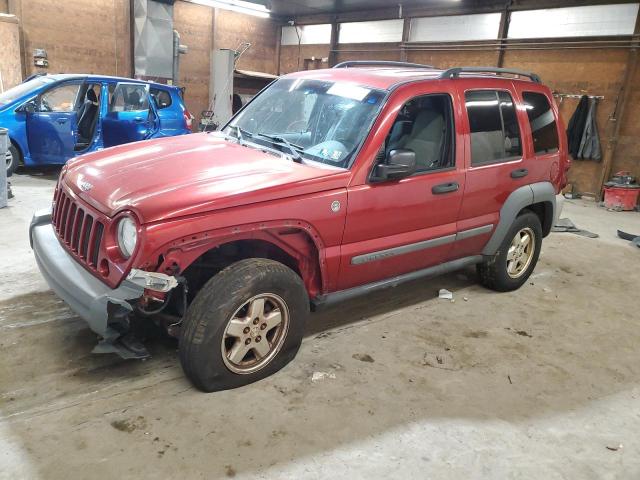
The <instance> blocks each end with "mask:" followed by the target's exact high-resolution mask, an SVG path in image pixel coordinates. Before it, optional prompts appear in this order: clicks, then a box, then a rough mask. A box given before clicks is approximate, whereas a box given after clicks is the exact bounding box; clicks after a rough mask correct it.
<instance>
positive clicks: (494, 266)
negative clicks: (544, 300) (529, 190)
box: [477, 211, 542, 292]
mask: <svg viewBox="0 0 640 480" xmlns="http://www.w3.org/2000/svg"><path fill="white" fill-rule="evenodd" d="M541 246H542V226H541V225H540V219H539V218H538V216H537V215H536V214H535V213H533V212H531V211H525V212H523V213H522V214H520V215H518V217H517V218H516V219H515V221H514V222H513V225H512V226H511V229H510V230H509V233H508V234H507V235H506V237H505V239H504V241H503V242H502V245H500V248H499V249H498V252H497V253H496V254H495V255H494V256H492V257H490V258H488V259H486V260H485V261H484V262H483V263H481V264H479V265H478V267H477V270H478V276H479V278H480V283H482V284H483V285H484V286H485V287H488V288H491V289H492V290H497V291H499V292H509V291H511V290H516V289H518V288H520V287H521V286H522V285H523V284H524V283H525V282H526V281H527V279H528V278H529V275H531V272H533V269H534V268H535V266H536V263H537V262H538V257H539V256H540V248H541Z"/></svg>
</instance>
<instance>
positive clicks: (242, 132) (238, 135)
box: [230, 125, 252, 145]
mask: <svg viewBox="0 0 640 480" xmlns="http://www.w3.org/2000/svg"><path fill="white" fill-rule="evenodd" d="M230 128H231V129H232V131H235V132H236V138H237V139H238V145H244V144H243V143H242V142H243V138H244V137H245V135H246V136H247V137H251V136H252V135H251V134H250V133H249V132H246V131H245V130H243V129H242V128H240V127H239V126H238V125H231V127H230Z"/></svg>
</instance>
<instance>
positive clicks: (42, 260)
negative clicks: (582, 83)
mask: <svg viewBox="0 0 640 480" xmlns="http://www.w3.org/2000/svg"><path fill="white" fill-rule="evenodd" d="M568 168H569V159H568V156H567V144H566V136H565V134H564V127H563V125H562V122H561V120H560V117H559V116H558V109H557V107H556V105H555V104H554V101H553V97H552V94H551V91H550V90H549V88H547V87H545V86H543V85H542V84H541V82H540V79H539V78H538V76H536V75H535V74H532V73H527V72H522V71H517V70H507V69H497V68H479V67H468V68H467V67H460V68H451V69H448V70H438V69H435V68H432V67H429V66H424V65H415V64H407V63H401V62H345V63H342V64H339V65H337V66H336V67H335V68H333V69H327V70H313V71H306V72H298V73H293V74H290V75H285V76H283V77H281V78H279V79H278V80H276V81H274V82H273V83H272V84H271V85H270V86H269V87H267V88H266V89H265V90H263V91H262V92H261V93H260V94H259V95H257V96H256V97H255V98H254V99H253V100H252V101H251V102H250V103H249V104H247V105H246V106H245V107H244V108H243V109H242V110H240V111H239V112H238V113H237V114H236V115H235V116H234V117H233V119H232V120H231V121H230V122H229V123H228V124H227V125H226V126H225V127H224V128H223V129H222V130H221V131H219V132H213V133H202V134H194V135H187V136H182V137H172V138H165V139H158V140H149V141H143V142H139V143H134V144H128V145H122V146H117V147H113V148H109V149H105V150H102V151H99V152H95V153H90V154H88V155H84V156H81V157H78V158H76V159H74V160H71V161H70V162H69V163H68V164H67V166H66V167H64V169H63V170H62V172H61V174H60V179H59V181H58V184H57V187H56V190H55V194H54V200H53V208H52V209H51V210H49V211H46V212H44V211H43V212H38V213H36V214H35V215H34V218H33V220H32V223H31V227H30V238H31V243H32V247H33V250H34V253H35V257H36V260H37V263H38V265H39V267H40V270H41V271H42V274H43V275H44V277H45V278H46V280H47V282H48V283H49V285H50V286H51V288H52V289H53V290H54V291H55V292H56V293H57V294H58V295H59V296H60V297H61V298H62V299H64V300H65V302H67V303H68V304H69V306H70V307H71V308H72V309H73V310H74V311H75V312H76V313H77V314H78V315H80V316H81V317H83V318H84V319H85V320H86V321H87V322H88V323H89V326H90V327H91V329H92V330H93V331H95V332H96V333H97V334H98V335H99V336H100V337H101V341H100V342H99V344H98V345H97V346H96V347H95V349H94V351H95V352H99V353H104V352H114V353H118V354H119V355H121V356H122V357H124V358H142V357H145V356H147V355H148V353H147V351H146V349H145V348H144V346H143V345H142V343H141V342H140V341H139V340H137V339H136V336H135V335H134V331H135V328H132V327H134V326H136V325H137V324H138V322H143V323H144V322H156V323H158V324H160V325H162V326H163V327H165V328H166V330H167V332H168V333H169V334H170V335H173V336H176V337H178V338H179V350H180V360H181V362H182V366H183V368H184V371H185V373H186V375H187V376H188V377H189V379H190V380H191V381H192V382H193V383H194V384H195V385H196V386H197V387H198V388H200V389H202V390H204V391H213V390H220V389H226V388H233V387H238V386H241V385H245V384H248V383H251V382H254V381H256V380H258V379H260V378H263V377H266V376H267V375H271V374H272V373H274V372H276V371H278V370H279V369H280V368H282V367H283V366H284V365H286V364H287V363H288V362H289V361H290V360H291V359H292V358H293V357H294V356H295V354H296V352H297V350H298V348H299V346H300V343H301V339H302V336H303V333H304V326H305V320H306V319H307V317H308V315H309V310H310V307H319V306H322V305H326V304H331V303H334V302H338V301H341V300H345V299H349V298H351V297H354V296H356V295H362V294H366V293H369V292H372V291H375V290H377V289H382V288H386V287H393V286H395V285H397V284H399V283H401V282H404V281H407V280H413V279H417V278H423V277H427V276H432V275H434V274H441V273H445V272H449V271H452V270H455V269H460V268H463V267H466V266H469V265H476V266H477V270H478V276H479V279H480V282H481V283H482V284H483V285H486V286H487V287H489V288H492V289H494V290H498V291H508V290H514V289H517V288H518V287H520V286H521V285H522V284H523V283H524V282H525V281H526V280H527V278H528V277H529V275H530V274H531V272H532V270H533V268H534V267H535V265H536V262H537V260H538V255H539V254H540V247H541V242H542V238H543V237H545V236H546V235H548V234H549V231H550V230H551V227H552V225H553V223H554V218H555V217H556V216H557V212H558V210H559V208H560V204H559V203H558V205H556V196H557V195H558V194H559V192H560V190H561V188H563V186H564V185H565V184H566V172H567V170H568Z"/></svg>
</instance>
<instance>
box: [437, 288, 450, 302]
mask: <svg viewBox="0 0 640 480" xmlns="http://www.w3.org/2000/svg"><path fill="white" fill-rule="evenodd" d="M438 298H443V299H445V300H453V292H450V291H449V290H447V289H446V288H441V289H440V291H439V292H438Z"/></svg>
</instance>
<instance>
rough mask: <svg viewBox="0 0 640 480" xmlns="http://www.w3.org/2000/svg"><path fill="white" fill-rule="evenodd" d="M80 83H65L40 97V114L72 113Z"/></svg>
mask: <svg viewBox="0 0 640 480" xmlns="http://www.w3.org/2000/svg"><path fill="white" fill-rule="evenodd" d="M78 90H80V84H79V83H65V84H64V85H60V86H58V87H53V88H52V89H50V90H47V91H46V92H44V93H43V94H42V95H41V96H40V103H39V106H38V111H40V112H72V111H73V109H74V108H75V106H76V100H77V98H78Z"/></svg>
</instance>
